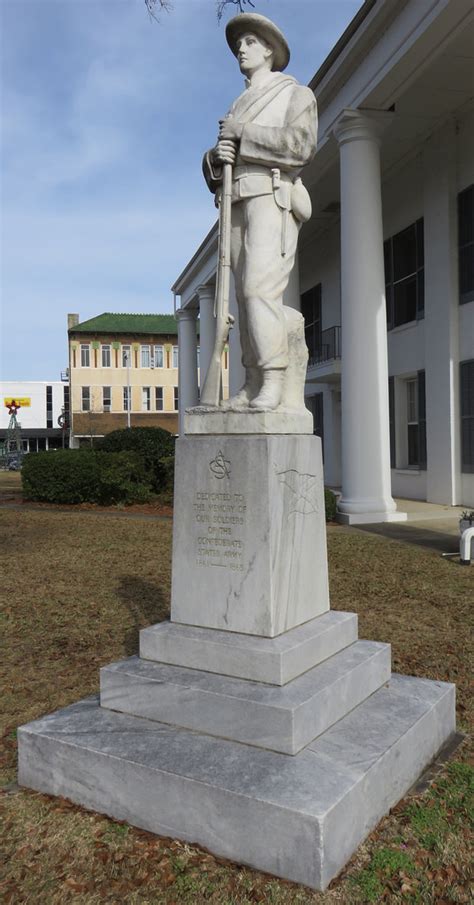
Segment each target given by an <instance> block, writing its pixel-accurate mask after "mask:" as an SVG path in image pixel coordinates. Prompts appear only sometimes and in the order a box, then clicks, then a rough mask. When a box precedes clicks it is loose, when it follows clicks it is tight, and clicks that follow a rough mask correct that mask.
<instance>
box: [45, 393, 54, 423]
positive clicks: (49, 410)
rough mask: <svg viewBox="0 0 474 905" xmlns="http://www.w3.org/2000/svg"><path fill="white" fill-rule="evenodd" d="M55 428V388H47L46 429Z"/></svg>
mask: <svg viewBox="0 0 474 905" xmlns="http://www.w3.org/2000/svg"><path fill="white" fill-rule="evenodd" d="M52 426H53V388H52V386H47V387H46V427H52Z"/></svg>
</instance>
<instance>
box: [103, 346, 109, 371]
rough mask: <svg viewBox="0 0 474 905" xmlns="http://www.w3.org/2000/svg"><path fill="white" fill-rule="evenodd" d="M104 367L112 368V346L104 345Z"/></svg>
mask: <svg viewBox="0 0 474 905" xmlns="http://www.w3.org/2000/svg"><path fill="white" fill-rule="evenodd" d="M102 367H103V368H110V346H109V345H105V346H102Z"/></svg>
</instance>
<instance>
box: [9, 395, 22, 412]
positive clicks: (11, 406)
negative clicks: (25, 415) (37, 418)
mask: <svg viewBox="0 0 474 905" xmlns="http://www.w3.org/2000/svg"><path fill="white" fill-rule="evenodd" d="M7 409H8V412H9V414H10V415H16V413H17V411H18V409H21V405H20V403H19V402H16V400H15V399H12V401H11V402H7Z"/></svg>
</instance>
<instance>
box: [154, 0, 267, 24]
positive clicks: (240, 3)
mask: <svg viewBox="0 0 474 905" xmlns="http://www.w3.org/2000/svg"><path fill="white" fill-rule="evenodd" d="M145 6H146V8H147V10H148V12H149V14H150V16H151V18H152V19H155V21H156V22H158V16H159V14H160V12H162V11H163V10H164V11H165V12H167V13H169V12H170V11H171V10H172V9H173V0H145ZM227 6H236V7H237V12H240V13H243V12H244V11H245V10H244V7H246V8H248V7H249V6H251V7H252V9H255V3H254V0H216V7H217V21H218V22H220V21H221V19H222V16H223V15H224V10H225V9H226V7H227Z"/></svg>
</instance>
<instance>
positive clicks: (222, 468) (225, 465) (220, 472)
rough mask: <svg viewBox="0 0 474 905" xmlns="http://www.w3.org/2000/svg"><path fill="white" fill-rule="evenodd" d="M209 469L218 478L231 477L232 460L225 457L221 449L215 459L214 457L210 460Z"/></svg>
mask: <svg viewBox="0 0 474 905" xmlns="http://www.w3.org/2000/svg"><path fill="white" fill-rule="evenodd" d="M209 469H210V471H211V474H213V475H214V477H215V478H218V480H222V478H230V461H229V459H225V458H224V455H223V453H222V451H221V450H219V452H218V453H217V456H216V457H215V459H212V461H211V462H209Z"/></svg>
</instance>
